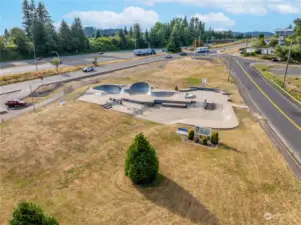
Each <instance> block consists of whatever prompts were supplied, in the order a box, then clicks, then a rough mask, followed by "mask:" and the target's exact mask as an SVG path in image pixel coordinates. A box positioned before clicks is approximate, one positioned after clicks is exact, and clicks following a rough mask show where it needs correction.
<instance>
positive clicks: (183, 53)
mask: <svg viewBox="0 0 301 225" xmlns="http://www.w3.org/2000/svg"><path fill="white" fill-rule="evenodd" d="M179 55H180V56H187V53H186V52H181V53H180V54H179Z"/></svg>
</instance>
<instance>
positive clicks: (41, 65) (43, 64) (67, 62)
mask: <svg viewBox="0 0 301 225" xmlns="http://www.w3.org/2000/svg"><path fill="white" fill-rule="evenodd" d="M96 56H97V57H98V62H99V63H101V62H106V61H115V60H120V59H130V58H133V57H134V55H133V52H132V51H120V52H108V53H104V54H103V55H99V54H86V55H75V56H63V57H61V58H60V60H61V61H62V64H61V65H60V67H70V66H77V65H85V64H91V63H92V61H93V60H94V58H95V57H96ZM51 60H52V58H45V59H43V60H41V61H37V62H38V69H39V70H45V69H53V68H55V66H53V65H52V64H51V63H50V61H51ZM0 67H1V69H0V76H5V75H12V74H18V73H24V72H32V71H36V66H35V61H34V60H24V61H15V62H4V63H0Z"/></svg>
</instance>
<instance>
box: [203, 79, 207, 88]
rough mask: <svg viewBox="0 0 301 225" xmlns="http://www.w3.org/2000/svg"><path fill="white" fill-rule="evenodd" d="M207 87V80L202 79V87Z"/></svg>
mask: <svg viewBox="0 0 301 225" xmlns="http://www.w3.org/2000/svg"><path fill="white" fill-rule="evenodd" d="M206 85H207V78H202V86H203V87H206Z"/></svg>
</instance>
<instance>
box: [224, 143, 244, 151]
mask: <svg viewBox="0 0 301 225" xmlns="http://www.w3.org/2000/svg"><path fill="white" fill-rule="evenodd" d="M218 148H219V149H223V150H230V151H234V152H238V153H242V152H241V151H239V150H238V149H236V148H233V147H231V146H229V145H226V144H224V143H219V144H218Z"/></svg>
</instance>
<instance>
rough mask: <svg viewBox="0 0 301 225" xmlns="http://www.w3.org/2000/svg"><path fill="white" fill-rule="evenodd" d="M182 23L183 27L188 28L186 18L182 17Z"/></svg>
mask: <svg viewBox="0 0 301 225" xmlns="http://www.w3.org/2000/svg"><path fill="white" fill-rule="evenodd" d="M182 23H183V25H184V27H188V21H187V16H185V17H184V19H183V21H182Z"/></svg>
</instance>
